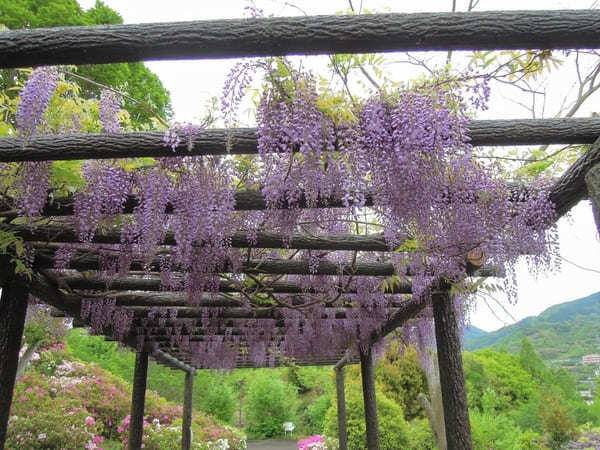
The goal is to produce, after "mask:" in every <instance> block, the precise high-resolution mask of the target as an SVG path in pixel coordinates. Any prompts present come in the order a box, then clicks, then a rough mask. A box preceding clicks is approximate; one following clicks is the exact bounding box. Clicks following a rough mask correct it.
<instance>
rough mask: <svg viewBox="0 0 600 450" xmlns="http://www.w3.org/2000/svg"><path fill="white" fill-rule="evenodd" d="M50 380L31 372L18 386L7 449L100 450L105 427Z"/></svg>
mask: <svg viewBox="0 0 600 450" xmlns="http://www.w3.org/2000/svg"><path fill="white" fill-rule="evenodd" d="M53 389H54V384H53V381H52V380H51V378H50V377H47V376H46V375H44V374H41V373H39V372H36V371H33V370H31V371H29V372H27V373H26V374H25V376H24V377H23V378H22V379H21V380H20V382H19V383H17V385H16V386H15V392H14V397H13V403H12V407H11V412H10V418H9V422H8V432H7V440H6V448H14V449H17V448H23V449H25V448H26V449H47V448H61V449H78V450H79V449H100V448H101V447H100V446H99V445H98V444H100V442H102V440H103V438H102V433H103V426H102V423H101V422H98V421H95V420H94V422H91V421H90V420H88V419H89V418H91V415H90V412H89V411H88V410H87V409H86V408H85V407H84V406H83V405H82V404H81V401H80V399H79V398H77V397H70V396H68V395H62V394H57V393H56V392H54V391H53Z"/></svg>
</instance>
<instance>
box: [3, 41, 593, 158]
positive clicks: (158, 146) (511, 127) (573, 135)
mask: <svg viewBox="0 0 600 450" xmlns="http://www.w3.org/2000/svg"><path fill="white" fill-rule="evenodd" d="M0 36H1V35H0ZM468 135H469V137H470V138H471V143H472V144H473V145H475V146H506V145H543V144H591V143H592V142H594V141H595V140H596V138H597V137H598V136H600V119H598V118H593V117H586V118H566V119H516V120H474V121H472V122H471V124H470V125H469V134H468ZM163 136H164V134H163V133H162V132H158V131H146V132H131V133H119V134H95V133H90V134H68V135H39V136H31V137H29V138H21V137H1V138H0V162H10V161H58V160H72V159H113V158H134V157H175V156H191V155H227V154H232V155H253V154H257V153H258V151H257V135H256V129H254V128H232V129H208V130H203V131H201V132H200V133H199V134H198V136H196V137H195V138H194V139H193V145H192V147H191V149H190V148H189V146H188V143H187V141H186V139H183V141H182V143H181V144H180V145H179V147H177V148H176V150H175V151H172V150H171V148H170V147H166V146H165V144H164V142H163Z"/></svg>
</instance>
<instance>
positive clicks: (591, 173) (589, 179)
mask: <svg viewBox="0 0 600 450" xmlns="http://www.w3.org/2000/svg"><path fill="white" fill-rule="evenodd" d="M585 185H586V187H587V191H588V195H589V197H590V201H591V202H592V209H593V210H594V219H595V220H596V228H597V229H598V233H599V234H600V163H599V164H596V165H595V166H594V167H592V168H591V169H590V170H588V172H587V174H586V175H585Z"/></svg>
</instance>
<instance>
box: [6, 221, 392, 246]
mask: <svg viewBox="0 0 600 450" xmlns="http://www.w3.org/2000/svg"><path fill="white" fill-rule="evenodd" d="M0 230H4V231H10V232H14V233H16V234H17V235H18V236H20V237H21V238H23V240H25V241H40V242H63V243H79V242H80V240H79V236H78V234H77V232H76V231H75V230H74V229H72V228H68V227H65V226H56V225H45V226H39V227H35V228H32V227H31V226H27V225H8V224H2V223H0ZM92 242H93V243H95V244H119V243H120V242H121V233H120V231H106V232H99V233H97V234H96V235H95V236H94V238H93V239H92ZM162 245H166V246H173V245H177V241H176V240H175V235H174V234H173V232H168V233H167V235H166V237H165V239H164V240H163V242H162ZM231 246H232V247H233V248H249V247H251V248H289V249H297V250H332V251H334V250H356V251H373V252H388V251H390V247H389V246H388V245H387V243H386V242H385V238H384V236H383V234H380V233H378V234H370V235H356V234H347V233H340V234H323V235H312V234H307V233H272V232H263V231H260V232H257V234H256V240H253V241H249V240H248V237H247V233H246V232H241V231H240V232H237V233H235V234H234V235H233V236H232V239H231ZM392 250H393V249H392Z"/></svg>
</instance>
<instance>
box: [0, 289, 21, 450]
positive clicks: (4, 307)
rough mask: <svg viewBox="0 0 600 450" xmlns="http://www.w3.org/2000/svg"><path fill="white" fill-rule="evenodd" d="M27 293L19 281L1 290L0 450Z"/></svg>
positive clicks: (4, 431) (11, 394) (10, 400)
mask: <svg viewBox="0 0 600 450" xmlns="http://www.w3.org/2000/svg"><path fill="white" fill-rule="evenodd" d="M27 296H28V291H27V288H26V286H25V284H24V283H22V282H21V281H20V280H17V279H12V280H11V281H10V282H8V283H6V284H4V285H3V286H2V296H1V297H0V380H2V382H1V383H0V450H1V449H4V443H5V441H6V432H7V428H8V418H9V412H10V405H11V403H12V398H13V390H14V387H15V381H16V380H15V377H16V375H17V367H18V365H19V350H21V341H22V339H23V328H24V326H25V314H26V313H27Z"/></svg>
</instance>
